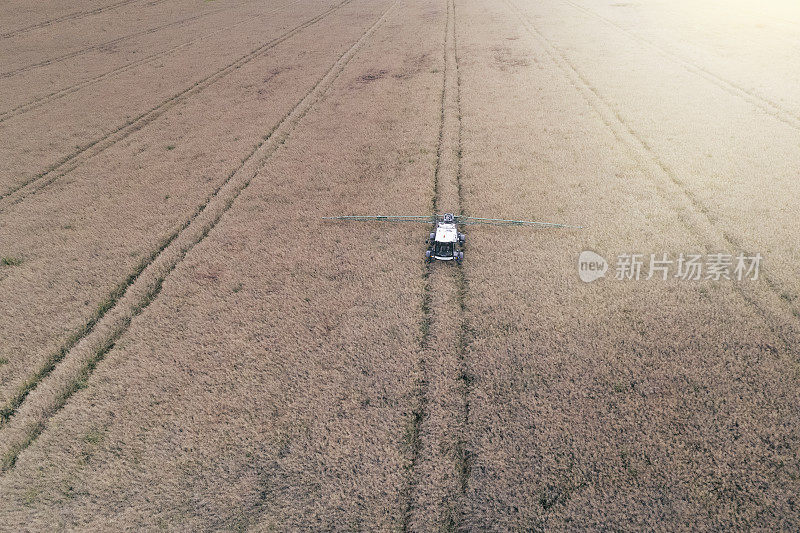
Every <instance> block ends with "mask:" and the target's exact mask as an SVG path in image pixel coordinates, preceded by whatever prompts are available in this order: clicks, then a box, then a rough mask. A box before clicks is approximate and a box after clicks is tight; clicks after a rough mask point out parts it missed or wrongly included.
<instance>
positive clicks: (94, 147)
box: [0, 0, 352, 212]
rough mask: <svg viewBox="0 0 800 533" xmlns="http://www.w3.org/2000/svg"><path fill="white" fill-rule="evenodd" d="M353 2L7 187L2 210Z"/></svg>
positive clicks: (1, 198)
mask: <svg viewBox="0 0 800 533" xmlns="http://www.w3.org/2000/svg"><path fill="white" fill-rule="evenodd" d="M350 2H352V0H342V1H341V2H339V3H338V4H336V5H334V6H333V7H330V8H328V9H327V10H325V11H323V12H322V13H320V14H318V15H316V16H314V17H312V18H310V19H308V20H306V21H305V22H302V23H301V24H299V25H297V26H295V27H294V28H292V29H291V30H288V31H286V32H284V33H283V34H281V35H279V36H278V37H275V38H273V39H271V40H269V41H267V42H266V43H264V44H262V45H261V46H259V47H258V48H256V49H254V50H251V51H250V52H248V53H247V54H245V55H243V56H241V57H239V58H238V59H236V60H235V61H233V62H232V63H229V64H228V65H226V66H224V67H222V68H220V69H217V70H216V71H214V72H213V73H211V74H209V75H208V76H206V77H205V78H203V79H201V80H198V81H196V82H194V83H193V84H192V85H190V86H189V87H186V88H185V89H183V90H182V91H181V92H179V93H177V94H174V95H173V96H171V97H169V98H167V99H166V100H164V101H162V102H161V103H159V104H158V105H156V106H155V107H152V108H151V109H149V110H148V111H145V112H144V113H142V114H140V115H138V116H137V117H135V118H132V119H130V120H128V121H126V122H125V123H123V124H122V125H120V126H118V127H117V128H116V129H114V130H113V131H111V132H109V133H107V134H105V135H103V136H101V137H98V138H97V139H95V140H93V141H91V142H89V143H88V144H85V145H83V146H81V147H80V148H78V149H77V150H75V151H74V152H72V153H71V154H69V155H67V156H65V157H63V158H61V159H60V160H58V161H57V162H56V163H54V164H52V165H51V166H50V167H48V168H47V169H45V170H44V171H42V172H40V173H39V174H37V175H36V176H33V177H32V178H30V179H28V180H26V181H24V182H22V183H20V184H18V185H16V186H14V187H12V188H11V189H10V190H7V191H6V192H4V193H0V212H2V211H3V210H4V209H7V208H8V207H9V206H10V205H14V204H17V203H19V202H21V201H23V200H24V199H25V198H27V197H29V196H31V195H32V194H35V193H36V192H38V191H40V190H42V189H43V188H45V187H47V186H48V185H50V184H51V183H53V182H54V181H56V180H57V179H59V178H61V177H63V176H65V175H67V174H69V173H70V172H71V171H73V170H75V169H76V168H78V167H79V166H80V165H82V164H83V163H85V162H86V161H88V160H89V159H91V158H92V157H94V156H96V155H98V154H100V153H102V152H104V151H105V150H107V149H108V148H111V147H112V146H114V145H115V144H117V143H118V142H120V141H122V140H124V139H126V138H128V137H129V136H130V135H131V134H133V133H135V132H137V131H139V130H141V129H142V128H144V127H146V126H147V125H148V124H150V123H152V122H153V121H154V120H156V119H157V118H159V117H160V116H162V115H163V114H165V113H166V112H167V111H169V110H170V109H172V108H174V107H175V106H176V105H178V104H179V103H182V102H184V101H186V100H187V99H189V98H190V97H192V96H195V95H197V94H199V93H201V92H202V91H204V90H205V89H207V88H208V87H210V86H211V85H213V84H214V83H216V82H217V81H219V80H220V79H222V78H224V77H225V76H227V75H228V74H230V73H232V72H235V71H236V70H237V69H239V68H241V67H243V66H244V65H246V64H248V63H250V62H251V61H253V60H254V59H257V58H259V57H261V56H262V55H263V54H265V53H266V52H267V51H269V50H270V49H272V48H274V47H275V46H277V45H279V44H280V43H282V42H284V41H286V40H288V39H290V38H291V37H293V36H294V35H296V34H298V33H300V32H301V31H303V30H304V29H306V28H309V27H311V26H313V25H315V24H316V23H318V22H319V21H321V20H323V19H325V18H326V17H327V16H328V15H330V14H331V13H333V12H335V11H336V10H338V9H340V8H341V7H343V6H345V5H346V4H348V3H350Z"/></svg>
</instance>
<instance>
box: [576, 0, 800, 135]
mask: <svg viewBox="0 0 800 533" xmlns="http://www.w3.org/2000/svg"><path fill="white" fill-rule="evenodd" d="M563 1H564V3H565V4H567V5H569V6H571V7H573V8H574V9H577V10H578V11H582V12H584V13H586V14H588V15H590V16H592V17H594V18H597V19H598V20H601V21H602V22H604V23H606V24H607V25H609V26H611V27H613V28H616V29H617V30H619V31H620V32H621V33H624V34H625V35H627V36H628V37H630V38H631V39H633V40H635V41H638V42H640V43H644V44H645V45H647V46H648V47H650V48H651V49H653V50H655V51H656V52H658V53H659V54H660V55H662V56H663V57H665V58H667V59H669V60H670V61H672V62H673V63H675V64H678V65H680V66H681V67H683V68H684V69H685V70H686V71H688V72H691V73H692V74H695V75H697V76H700V77H701V78H704V79H706V80H708V81H710V82H711V83H713V84H714V85H716V86H717V87H719V88H720V89H722V90H723V91H725V92H727V93H728V94H730V95H733V96H735V97H737V98H740V99H742V100H744V101H745V102H747V103H748V104H750V105H752V106H754V107H756V108H757V109H760V110H761V111H763V112H765V113H767V114H768V115H771V116H772V117H774V118H776V119H778V120H779V121H781V122H783V123H784V124H787V125H789V126H791V127H792V128H794V129H796V130H798V131H800V114H798V113H795V112H793V111H791V110H789V109H786V108H785V107H783V106H782V105H781V104H779V103H778V102H775V101H774V100H772V99H770V98H767V97H765V96H760V95H758V94H756V93H755V92H753V91H751V90H747V89H745V88H744V87H742V86H741V85H738V84H736V83H734V82H732V81H729V80H726V79H725V78H722V77H720V76H717V75H716V74H714V73H713V72H711V71H709V70H708V69H707V68H705V67H703V66H701V65H698V64H697V63H694V62H692V61H690V60H688V59H686V58H684V57H682V56H680V55H678V54H676V53H674V52H671V51H670V50H668V49H667V48H665V47H663V46H661V45H659V44H656V43H655V42H653V41H651V40H649V39H647V38H645V37H642V36H641V35H639V34H637V33H635V32H632V31H631V30H629V29H627V28H625V27H624V26H620V25H619V24H617V23H616V22H614V21H613V20H611V19H608V18H606V17H604V16H602V15H600V14H599V13H596V12H594V11H592V10H590V9H588V8H585V7H583V6H581V5H579V4H577V3H575V2H572V1H570V0H563Z"/></svg>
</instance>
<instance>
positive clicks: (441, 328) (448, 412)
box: [403, 1, 469, 531]
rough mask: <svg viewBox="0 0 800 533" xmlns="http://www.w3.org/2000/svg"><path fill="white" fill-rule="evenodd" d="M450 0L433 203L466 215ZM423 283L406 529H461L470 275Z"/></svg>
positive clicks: (444, 269) (446, 268) (428, 274)
mask: <svg viewBox="0 0 800 533" xmlns="http://www.w3.org/2000/svg"><path fill="white" fill-rule="evenodd" d="M446 5H447V8H446V9H447V19H446V25H445V37H444V39H443V40H444V49H443V52H444V54H443V56H444V57H443V65H444V69H443V76H442V101H441V113H440V130H439V142H438V148H437V163H436V169H435V171H434V175H435V180H434V194H433V202H432V204H433V210H434V212H435V213H455V214H460V213H462V206H461V190H460V179H459V172H460V157H461V142H460V140H461V139H460V136H461V111H460V105H459V102H460V100H459V74H458V57H457V44H456V14H455V5H454V3H453V2H452V1H448V2H447V4H446ZM424 282H425V292H426V304H425V306H426V323H425V333H426V334H425V338H424V342H423V345H422V359H421V360H420V363H419V367H420V371H421V373H422V376H421V380H420V382H419V383H418V385H417V390H416V396H417V400H416V402H417V404H418V406H419V407H418V410H417V412H416V413H417V414H415V416H414V417H413V418H412V427H413V442H414V448H413V454H412V458H411V465H412V468H411V470H410V472H409V496H408V498H409V500H408V503H407V509H408V510H407V511H406V517H405V522H404V523H403V529H404V530H407V531H435V530H455V529H457V528H459V527H460V526H461V519H462V517H461V512H462V510H461V497H462V492H463V491H464V490H465V488H466V483H467V478H468V476H469V467H468V462H469V461H468V451H467V450H466V448H465V438H464V436H465V435H466V428H465V426H466V424H467V423H468V420H467V410H468V404H469V399H468V389H467V387H468V379H465V377H466V376H467V375H468V371H467V369H466V362H465V361H464V352H465V348H466V341H465V336H466V324H465V316H464V311H465V300H466V298H467V294H466V281H465V279H464V272H463V271H462V267H461V266H460V265H455V264H450V263H445V264H435V263H434V264H430V265H428V267H427V269H426V271H425V273H424Z"/></svg>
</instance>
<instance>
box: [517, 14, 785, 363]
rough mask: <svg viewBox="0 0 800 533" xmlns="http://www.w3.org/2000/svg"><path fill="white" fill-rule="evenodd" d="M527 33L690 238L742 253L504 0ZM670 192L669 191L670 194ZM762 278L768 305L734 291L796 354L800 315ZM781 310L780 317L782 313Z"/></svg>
mask: <svg viewBox="0 0 800 533" xmlns="http://www.w3.org/2000/svg"><path fill="white" fill-rule="evenodd" d="M506 5H508V6H509V7H510V8H511V9H512V10H513V11H516V12H517V14H518V16H519V20H520V21H521V22H522V25H523V26H524V27H525V29H526V30H528V32H529V33H530V34H531V35H532V36H533V37H535V38H536V39H537V40H539V42H540V43H541V44H542V45H543V46H544V49H545V52H546V53H547V55H548V56H549V57H550V59H551V60H552V61H553V63H554V64H555V65H556V66H557V67H558V68H559V69H560V70H561V71H562V73H563V74H564V76H565V78H566V79H567V80H568V81H569V83H570V84H571V85H572V86H573V87H574V88H575V90H576V91H577V92H578V93H579V94H581V95H582V96H583V98H584V99H585V100H586V102H587V103H588V104H589V106H590V107H591V108H592V109H594V111H595V112H596V113H597V114H598V116H599V117H600V119H601V120H602V121H603V123H604V124H605V126H606V127H607V128H608V129H609V130H610V131H611V133H612V134H613V135H614V136H615V137H616V139H617V140H618V141H620V143H622V145H623V146H625V147H626V148H627V149H628V150H629V152H630V154H631V155H632V157H633V158H634V159H635V160H636V161H637V162H638V163H639V164H640V165H641V166H642V168H644V169H645V170H646V171H647V172H645V174H646V175H647V176H649V177H650V178H651V181H652V182H653V184H654V185H655V187H656V190H657V191H658V193H659V195H660V196H661V197H662V199H663V200H664V201H665V202H666V204H667V205H669V206H670V207H671V208H672V209H673V210H674V211H675V212H676V213H677V214H678V218H679V219H680V220H681V222H682V223H683V224H684V226H685V227H686V229H687V230H688V231H689V233H690V234H692V235H694V236H695V237H697V238H698V239H700V240H701V241H703V242H705V243H706V247H707V248H708V249H714V250H720V249H725V250H727V251H728V252H734V251H737V250H743V249H744V247H743V246H742V243H741V242H740V241H739V240H738V239H737V238H736V237H734V236H733V235H730V234H729V233H727V232H726V231H724V230H722V229H719V228H718V227H717V225H716V223H715V222H714V221H713V220H712V219H711V217H710V214H709V213H710V210H709V208H708V206H706V205H705V204H703V203H702V201H700V200H699V199H698V198H697V196H695V195H694V194H693V193H692V192H691V191H690V190H689V189H688V188H687V186H686V185H685V183H684V182H683V181H682V180H680V178H678V176H677V174H676V173H675V172H674V171H673V170H672V169H671V168H670V167H669V166H668V165H666V164H665V163H664V162H663V161H662V160H661V159H660V158H659V157H658V155H657V154H656V153H655V152H654V151H653V149H652V148H651V147H650V146H649V145H648V144H647V142H646V141H644V139H642V138H641V136H640V135H639V134H638V133H637V132H636V131H634V130H633V128H631V126H630V125H629V124H628V123H626V122H625V120H624V119H623V118H622V116H621V115H620V114H619V112H618V111H617V110H616V109H615V108H614V106H613V105H612V104H611V103H610V102H609V101H608V100H606V99H605V98H604V97H603V96H602V95H601V94H600V92H599V91H598V90H597V89H596V88H595V87H594V86H593V85H592V84H591V83H590V82H589V80H588V79H587V78H586V77H585V76H584V75H582V74H581V73H580V72H579V71H578V70H577V69H576V68H575V66H574V65H573V64H572V63H571V62H570V61H569V59H568V58H567V56H566V54H565V53H564V51H563V50H562V49H560V48H559V47H558V46H557V45H555V44H554V43H553V42H552V41H551V40H549V39H547V38H546V37H545V36H544V35H543V34H542V33H541V32H540V31H539V29H538V28H537V27H536V25H535V24H534V23H533V21H532V20H531V19H530V17H529V16H528V15H527V14H526V13H525V12H524V11H523V10H522V9H520V8H519V7H518V6H517V5H516V4H515V3H514V2H513V1H512V0H506ZM668 189H669V190H668ZM681 198H682V199H683V201H681V200H680V199H681ZM759 275H760V276H761V278H762V279H764V281H765V282H766V286H767V287H768V288H769V292H770V293H771V296H769V297H768V301H766V302H765V301H763V297H758V296H756V295H755V294H750V292H749V291H748V290H747V289H745V288H744V287H743V286H742V285H739V284H736V285H735V290H736V291H737V292H738V294H739V295H740V296H741V297H742V299H743V300H744V301H745V303H746V304H748V305H749V306H750V307H752V308H753V309H754V310H756V312H757V313H758V314H759V315H760V316H761V317H762V318H764V319H765V321H766V322H767V323H768V324H778V325H777V326H776V327H775V328H774V329H775V331H774V332H775V333H776V335H778V337H779V338H780V340H781V342H782V344H783V349H784V351H785V352H786V353H790V354H795V353H796V351H797V350H796V348H795V347H794V345H795V344H796V341H794V340H793V339H796V338H797V336H798V333H799V332H798V330H797V323H798V319H800V311H798V309H797V308H796V307H795V306H794V305H792V304H791V303H790V300H792V299H793V298H787V297H786V296H785V295H786V294H790V292H789V291H788V290H787V289H786V288H785V287H783V286H782V285H781V283H779V282H778V281H777V280H776V279H775V278H773V277H772V276H771V275H770V273H769V271H768V270H767V269H766V268H763V267H762V269H761V271H760V273H759ZM778 310H780V314H778Z"/></svg>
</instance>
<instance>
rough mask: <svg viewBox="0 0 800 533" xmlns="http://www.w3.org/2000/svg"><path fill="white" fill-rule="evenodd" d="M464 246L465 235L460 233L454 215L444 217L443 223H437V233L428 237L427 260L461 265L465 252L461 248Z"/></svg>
mask: <svg viewBox="0 0 800 533" xmlns="http://www.w3.org/2000/svg"><path fill="white" fill-rule="evenodd" d="M463 244H464V234H463V233H459V232H458V228H457V226H456V222H455V220H454V217H453V215H451V214H446V215H444V217H443V219H442V221H441V222H437V223H436V231H435V232H434V233H431V234H430V236H429V237H428V251H427V252H425V259H426V260H427V261H429V262H430V261H432V260H434V259H438V260H439V261H453V260H455V261H456V262H458V263H460V262H461V259H462V258H463V257H464V252H462V251H461V250H460V249H459V248H460V246H461V245H463Z"/></svg>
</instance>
